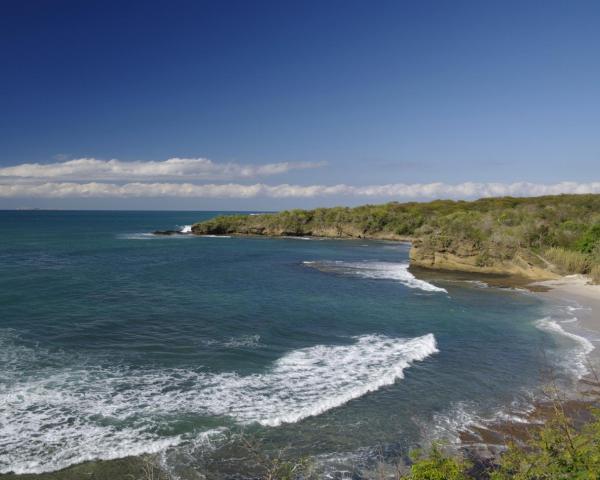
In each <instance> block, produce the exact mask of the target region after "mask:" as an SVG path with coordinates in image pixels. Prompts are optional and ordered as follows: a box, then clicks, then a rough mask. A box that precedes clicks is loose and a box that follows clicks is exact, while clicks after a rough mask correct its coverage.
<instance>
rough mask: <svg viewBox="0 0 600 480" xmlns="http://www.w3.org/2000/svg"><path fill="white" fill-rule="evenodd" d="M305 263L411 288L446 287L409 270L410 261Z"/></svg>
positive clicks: (321, 269) (440, 289)
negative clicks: (421, 277)
mask: <svg viewBox="0 0 600 480" xmlns="http://www.w3.org/2000/svg"><path fill="white" fill-rule="evenodd" d="M303 263H304V265H306V266H308V267H311V268H315V269H317V270H320V271H322V272H328V273H335V274H338V275H349V276H355V277H361V278H372V279H380V280H397V281H399V282H400V283H402V284H403V285H405V286H407V287H409V288H417V289H419V290H423V291H425V292H444V293H448V292H447V290H446V289H445V288H441V287H437V286H435V285H433V284H431V283H429V282H426V281H425V280H419V279H418V278H415V276H414V275H413V274H412V273H410V272H409V271H408V267H409V265H408V263H393V262H341V261H306V262H303Z"/></svg>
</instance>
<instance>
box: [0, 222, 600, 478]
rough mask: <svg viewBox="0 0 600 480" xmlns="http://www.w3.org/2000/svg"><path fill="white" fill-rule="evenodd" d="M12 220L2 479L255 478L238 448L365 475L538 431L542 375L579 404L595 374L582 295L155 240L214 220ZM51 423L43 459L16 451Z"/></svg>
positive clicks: (392, 246) (6, 252) (309, 246)
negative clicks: (427, 450)
mask: <svg viewBox="0 0 600 480" xmlns="http://www.w3.org/2000/svg"><path fill="white" fill-rule="evenodd" d="M1 215H4V216H5V217H4V218H3V222H2V223H1V225H2V226H3V227H4V226H6V227H5V230H4V231H3V232H2V233H3V235H2V242H3V244H2V247H3V250H2V251H3V254H2V258H1V263H0V267H1V268H2V273H3V275H2V278H4V279H8V278H10V279H11V281H12V282H15V281H16V282H17V286H18V290H16V289H15V288H13V289H12V290H11V285H9V283H8V281H5V282H4V283H3V284H2V287H3V288H2V292H3V293H2V295H3V297H2V301H3V304H4V305H6V310H5V311H6V316H5V318H4V319H3V321H2V322H3V323H2V325H1V328H2V338H1V341H2V346H3V354H2V355H4V357H3V358H2V360H3V365H7V366H8V370H7V371H6V372H4V373H5V375H6V378H7V381H5V382H4V381H3V383H2V385H1V390H0V394H1V395H2V400H3V402H2V403H1V404H0V405H1V407H0V408H3V409H5V410H4V411H3V412H2V413H3V416H4V417H5V418H10V419H11V421H10V422H8V424H5V425H3V426H2V428H3V431H2V433H1V435H0V438H1V439H2V440H1V442H3V443H2V445H1V446H2V449H0V450H1V451H3V452H7V453H6V454H0V471H1V472H2V473H4V474H5V476H4V477H5V478H36V476H35V475H30V474H36V473H37V474H38V475H39V474H40V473H41V472H50V471H57V472H56V473H49V474H42V475H39V476H38V477H37V478H53V479H55V478H56V479H58V478H64V479H67V478H77V477H76V476H75V477H69V475H75V474H73V473H69V472H73V471H74V470H72V469H73V468H74V467H70V466H71V465H74V464H81V462H84V461H89V460H95V459H106V460H109V459H114V458H120V457H125V456H130V455H134V456H135V457H134V459H132V460H130V461H123V460H118V461H115V462H116V463H115V464H112V463H111V462H108V464H110V465H117V466H116V467H115V468H118V469H120V470H119V471H120V472H125V471H129V470H127V469H131V471H132V472H135V471H139V469H140V468H142V467H143V462H142V461H141V460H139V459H140V458H141V457H139V455H141V454H144V453H152V454H156V455H158V458H159V459H160V463H161V465H162V467H161V468H164V469H165V470H166V471H169V472H171V473H173V474H176V475H178V476H179V477H180V478H183V479H187V478H190V479H191V478H196V477H194V476H193V474H192V473H190V472H192V471H194V470H196V471H201V472H203V474H205V475H206V476H207V477H208V478H225V477H226V476H227V475H229V474H232V473H233V472H239V471H242V467H243V466H246V467H247V468H248V474H249V475H251V474H252V461H251V459H250V458H248V457H247V456H244V455H245V454H244V452H243V445H241V444H240V443H239V442H238V440H237V439H238V438H239V437H238V436H239V434H240V433H241V432H244V433H245V434H251V435H256V436H258V437H259V438H260V439H261V445H262V447H263V448H264V449H265V450H267V451H275V450H277V449H280V448H286V455H289V456H303V455H308V456H310V457H311V458H312V459H314V461H315V463H316V465H317V467H318V468H319V469H321V471H322V472H323V473H324V474H325V473H332V474H338V473H339V472H344V471H352V472H353V473H354V474H355V475H357V476H359V477H360V476H363V477H368V476H369V472H371V471H372V470H373V469H374V468H376V466H377V462H379V461H381V460H383V461H384V462H388V463H389V464H390V465H391V464H393V463H394V462H395V461H397V459H399V458H405V456H406V454H407V452H408V449H409V448H411V447H413V446H415V445H422V444H426V443H427V442H429V441H431V440H434V439H437V438H446V439H447V440H448V441H450V442H458V441H459V437H460V434H461V432H465V431H469V430H470V427H471V426H472V425H474V424H477V425H481V424H482V423H485V422H487V421H497V420H498V419H503V418H504V419H506V418H511V419H515V418H526V417H527V415H528V414H529V412H530V409H531V408H532V405H533V404H534V402H535V400H536V398H537V395H538V393H539V389H540V388H541V387H542V386H543V384H544V378H543V375H541V373H540V372H542V371H544V370H545V369H552V370H553V372H555V373H556V375H557V376H558V377H559V378H560V381H561V382H563V384H564V385H565V386H569V387H572V386H573V385H575V384H576V383H577V382H578V378H580V377H582V376H584V375H585V374H586V372H587V371H588V367H587V364H586V362H587V359H588V358H591V359H595V358H596V357H595V355H596V352H597V350H596V349H595V348H594V347H595V342H596V341H597V339H598V338H599V336H600V333H598V332H600V328H597V326H598V324H597V322H596V319H597V313H598V310H596V308H597V303H594V301H593V300H591V301H587V300H586V298H587V297H586V295H587V294H581V295H580V294H578V293H577V292H582V291H584V292H588V291H591V292H595V291H596V290H595V288H596V287H588V286H586V285H583V283H584V280H582V278H581V277H577V278H573V279H568V278H567V279H566V280H562V282H563V285H562V286H561V285H555V284H553V283H542V284H541V285H534V287H535V286H537V287H539V289H541V290H546V292H536V291H533V292H532V291H530V290H526V289H524V288H523V287H524V286H525V285H527V284H529V283H531V279H523V278H518V277H507V276H501V275H489V276H482V275H480V274H476V275H474V274H472V273H460V272H449V271H444V270H432V269H425V268H423V269H421V268H418V267H413V266H409V262H410V258H409V251H410V244H408V243H403V242H397V241H394V242H393V241H388V240H381V239H365V238H360V239H347V240H344V241H338V240H335V239H327V238H316V237H291V238H281V237H266V236H258V237H256V236H235V234H234V235H229V236H227V235H226V236H201V235H191V234H182V235H172V236H158V235H153V234H152V233H151V232H152V231H153V230H155V229H156V228H157V227H158V228H164V229H165V230H166V229H171V230H184V229H185V228H186V227H185V226H186V225H191V224H192V223H193V222H194V221H195V220H198V219H199V218H202V217H205V218H206V219H207V220H210V219H211V218H214V217H215V216H217V215H218V212H146V213H143V212H122V213H115V212H89V213H87V212H10V213H8V212H2V213H1ZM66 238H68V239H69V240H68V242H65V239H66ZM403 240H406V238H403ZM32 259H35V261H36V262H37V263H38V264H39V265H41V268H36V269H32V268H31V262H32ZM109 279H110V281H109ZM565 285H566V286H567V287H568V285H571V287H568V288H570V289H571V290H565V289H564V287H565ZM561 288H562V289H561ZM590 288H591V289H592V290H589V289H590ZM534 290H535V288H534ZM27 291H32V292H33V291H35V292H36V296H35V297H33V296H30V295H27V294H26V293H24V292H27ZM65 292H69V293H68V295H66V296H63V297H59V296H60V295H64V293H65ZM121 292H124V293H121ZM572 293H573V294H574V295H571V294H572ZM592 296H593V293H592ZM92 299H93V305H92V303H91V302H90V300H92ZM132 299H134V300H135V302H132ZM25 304H27V309H26V308H25ZM98 305H101V307H98ZM26 311H27V312H29V313H32V314H33V315H32V316H31V317H30V318H28V317H26V316H25V312H26ZM590 346H591V348H590ZM594 361H595V360H594ZM467 371H468V374H465V372H467ZM290 379H294V380H293V382H290ZM324 399H328V401H324ZM32 412H38V413H34V414H33V416H31V415H32ZM61 415H64V416H63V417H61ZM67 416H68V417H69V418H72V419H74V420H71V421H74V422H75V424H76V425H77V427H78V431H77V433H76V432H75V431H74V430H70V429H69V421H67V420H66V417H67ZM61 418H63V419H65V420H64V423H61V420H60V419H61ZM51 419H52V420H51ZM56 420H59V421H58V422H56ZM36 425H42V426H43V427H44V428H43V430H42V431H43V432H44V433H43V436H42V438H41V441H40V442H39V443H37V444H35V445H34V444H33V443H32V442H31V441H30V440H29V439H27V438H25V437H22V438H20V437H19V435H18V432H28V431H29V432H31V433H32V432H33V429H35V428H36ZM28 429H29V430H28ZM290 446H291V447H290ZM288 447H289V448H288ZM69 467H70V469H69ZM64 468H67V470H62V471H59V470H61V469H64ZM75 468H77V469H79V472H81V471H82V470H81V469H85V468H91V469H92V470H93V469H100V470H102V469H105V468H108V469H109V470H110V468H112V467H107V463H106V462H100V463H92V464H84V465H80V466H79V467H75ZM11 471H13V472H15V473H21V474H25V475H26V476H25V477H19V476H17V475H11V474H8V472H11ZM336 472H337V473H336ZM113 475H114V473H113ZM186 475H187V476H186ZM0 478H2V477H1V476H0ZM98 478H101V477H98ZM107 478H110V477H107Z"/></svg>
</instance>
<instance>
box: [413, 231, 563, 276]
mask: <svg viewBox="0 0 600 480" xmlns="http://www.w3.org/2000/svg"><path fill="white" fill-rule="evenodd" d="M410 263H411V265H414V266H418V267H422V268H430V269H435V270H450V271H460V272H472V273H483V274H499V275H515V276H519V277H525V278H528V279H531V280H550V279H554V278H558V277H559V275H558V274H556V273H555V272H553V271H552V270H551V269H550V268H549V266H548V265H547V264H545V263H544V262H543V260H542V259H540V258H539V257H537V256H536V255H534V254H533V253H531V252H528V251H527V250H517V251H515V252H512V256H510V257H509V256H506V255H498V256H494V255H490V253H489V252H487V251H486V252H483V251H482V250H480V249H478V248H476V246H475V245H474V244H472V243H468V242H466V243H461V244H460V245H457V246H449V247H442V248H440V247H438V248H436V249H432V248H431V247H430V246H429V245H427V242H426V241H424V240H423V239H416V240H415V241H414V242H413V244H412V246H411V249H410Z"/></svg>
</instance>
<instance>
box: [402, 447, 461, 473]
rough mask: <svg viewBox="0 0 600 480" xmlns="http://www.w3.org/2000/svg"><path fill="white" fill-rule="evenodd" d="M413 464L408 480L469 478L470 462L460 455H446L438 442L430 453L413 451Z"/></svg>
mask: <svg viewBox="0 0 600 480" xmlns="http://www.w3.org/2000/svg"><path fill="white" fill-rule="evenodd" d="M411 458H412V460H413V462H414V463H413V465H412V466H411V469H410V474H409V475H408V476H407V477H405V478H406V480H467V479H468V478H469V477H468V476H467V473H466V472H467V471H468V469H469V467H470V464H469V463H468V462H466V461H464V460H463V459H461V458H458V457H451V456H448V455H445V454H444V453H443V452H442V450H441V448H440V446H439V445H438V444H435V443H434V444H433V445H432V447H431V451H430V452H429V454H428V455H426V456H424V455H423V454H422V453H421V451H419V450H416V451H414V452H411Z"/></svg>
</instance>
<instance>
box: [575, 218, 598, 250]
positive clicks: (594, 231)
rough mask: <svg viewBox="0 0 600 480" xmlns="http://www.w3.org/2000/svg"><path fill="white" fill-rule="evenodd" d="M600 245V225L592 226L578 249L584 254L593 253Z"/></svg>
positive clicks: (578, 245)
mask: <svg viewBox="0 0 600 480" xmlns="http://www.w3.org/2000/svg"><path fill="white" fill-rule="evenodd" d="M599 245H600V223H597V224H596V225H592V226H591V227H590V228H589V230H588V231H587V232H585V234H584V235H583V237H581V238H580V239H579V241H578V242H577V249H578V250H579V251H580V252H583V253H592V252H593V251H594V249H595V248H597V247H598V246H599Z"/></svg>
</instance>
